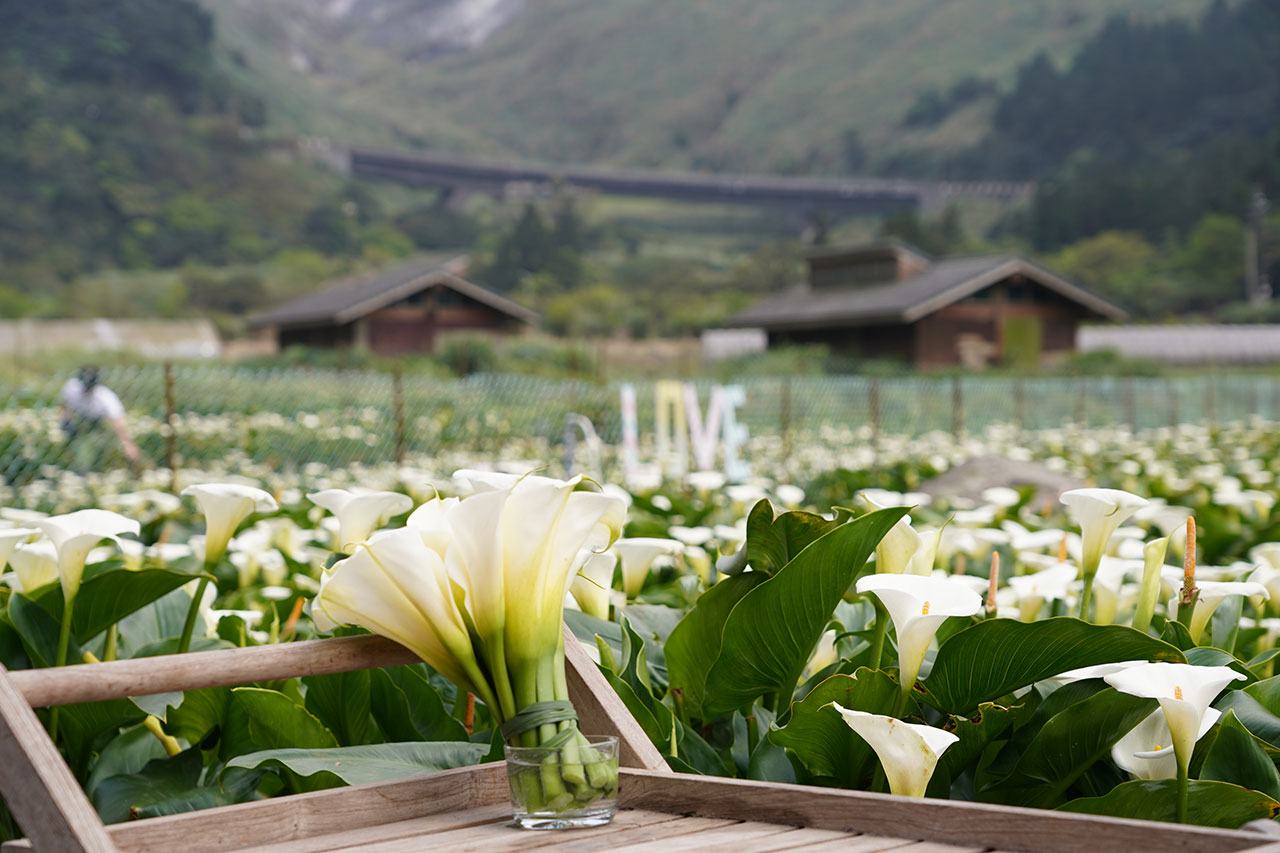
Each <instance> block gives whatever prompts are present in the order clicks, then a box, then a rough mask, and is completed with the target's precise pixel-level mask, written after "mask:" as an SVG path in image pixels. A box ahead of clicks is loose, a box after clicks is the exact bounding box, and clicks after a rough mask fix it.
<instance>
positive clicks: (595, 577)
mask: <svg viewBox="0 0 1280 853" xmlns="http://www.w3.org/2000/svg"><path fill="white" fill-rule="evenodd" d="M617 565H618V558H617V556H616V555H614V554H612V553H608V552H606V553H604V554H591V555H589V556H588V557H587V559H586V562H585V563H583V566H582V568H581V569H580V570H579V571H578V574H577V575H575V576H574V578H573V582H572V583H571V584H570V585H569V592H570V593H571V594H572V595H573V600H574V601H576V602H578V607H580V608H582V612H583V613H586V614H587V615H588V616H594V617H596V618H597V619H608V618H609V593H610V592H611V591H612V589H613V570H614V568H615V567H616V566H617Z"/></svg>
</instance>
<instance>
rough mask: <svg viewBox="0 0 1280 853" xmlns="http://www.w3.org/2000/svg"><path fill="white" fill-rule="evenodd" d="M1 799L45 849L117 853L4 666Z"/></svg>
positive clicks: (0, 677)
mask: <svg viewBox="0 0 1280 853" xmlns="http://www.w3.org/2000/svg"><path fill="white" fill-rule="evenodd" d="M0 796H3V797H4V801H5V803H6V804H7V805H8V807H9V810H10V811H11V812H12V813H13V816H14V818H15V819H16V820H17V822H18V825H19V826H21V827H22V831H23V832H25V833H27V836H28V837H29V838H31V839H32V840H33V841H34V842H35V844H36V847H37V849H39V850H51V851H64V850H65V851H68V853H80V851H84V853H115V850H116V847H115V845H114V844H113V843H112V841H111V837H110V836H109V835H108V834H107V829H106V827H104V826H103V825H102V821H101V820H100V819H99V818H98V813H97V812H96V811H94V809H93V806H92V805H91V804H90V803H89V798H88V797H86V796H85V795H84V791H82V790H81V789H80V783H78V782H77V781H76V778H75V776H73V775H71V771H70V770H69V769H68V768H67V765H66V762H64V761H63V760H62V756H61V755H60V754H59V753H58V750H57V747H55V746H54V745H53V741H51V740H49V735H48V734H47V733H46V732H45V730H44V726H43V725H41V723H40V720H39V719H38V718H37V717H36V715H35V712H34V711H32V710H31V706H30V705H28V704H27V702H26V700H25V699H24V698H23V697H22V694H21V693H19V691H18V689H17V687H15V686H14V684H13V680H12V678H11V676H10V674H9V671H8V670H7V669H5V668H4V666H3V665H0Z"/></svg>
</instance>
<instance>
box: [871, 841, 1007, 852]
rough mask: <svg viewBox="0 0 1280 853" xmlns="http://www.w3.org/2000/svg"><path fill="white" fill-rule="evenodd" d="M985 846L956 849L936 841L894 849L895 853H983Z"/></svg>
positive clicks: (954, 846)
mask: <svg viewBox="0 0 1280 853" xmlns="http://www.w3.org/2000/svg"><path fill="white" fill-rule="evenodd" d="M986 849H987V848H986V846H985V845H984V846H980V847H957V846H956V845H954V844H942V843H940V842H937V841H917V842H916V843H915V844H908V845H907V846H906V847H895V848H894V850H895V851H896V853H983V851H985V850H986Z"/></svg>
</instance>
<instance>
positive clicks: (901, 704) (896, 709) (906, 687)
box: [893, 681, 915, 720]
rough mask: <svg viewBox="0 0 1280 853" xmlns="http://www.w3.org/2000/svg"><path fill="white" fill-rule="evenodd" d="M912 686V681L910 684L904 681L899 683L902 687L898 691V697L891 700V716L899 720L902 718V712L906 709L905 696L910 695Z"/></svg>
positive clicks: (913, 683) (913, 684)
mask: <svg viewBox="0 0 1280 853" xmlns="http://www.w3.org/2000/svg"><path fill="white" fill-rule="evenodd" d="M914 686H915V682H914V681H913V682H912V683H911V684H907V683H906V682H905V681H904V682H903V683H902V685H901V688H902V689H900V690H899V691H898V698H897V699H894V700H893V716H895V717H897V718H898V719H899V720H901V719H902V713H903V712H904V711H906V710H907V697H908V696H910V695H911V688H912V687H914Z"/></svg>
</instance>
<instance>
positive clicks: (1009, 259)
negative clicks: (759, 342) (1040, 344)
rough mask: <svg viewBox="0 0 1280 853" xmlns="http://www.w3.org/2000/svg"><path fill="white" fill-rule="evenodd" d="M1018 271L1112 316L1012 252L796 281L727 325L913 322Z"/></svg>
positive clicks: (1107, 306) (1110, 309)
mask: <svg viewBox="0 0 1280 853" xmlns="http://www.w3.org/2000/svg"><path fill="white" fill-rule="evenodd" d="M1017 273H1021V274H1022V275H1024V276H1026V277H1027V278H1029V279H1031V280H1032V281H1035V282H1036V283H1038V284H1040V285H1042V286H1044V287H1047V288H1048V289H1050V290H1052V291H1055V292H1056V293H1059V294H1061V295H1062V296H1064V297H1066V298H1067V299H1070V300H1071V301H1073V302H1076V303H1078V304H1080V305H1083V306H1084V307H1085V308H1088V309H1089V310H1090V311H1093V312H1094V313H1096V314H1099V315H1101V316H1103V317H1106V318H1108V319H1111V320H1121V319H1124V317H1125V313H1124V311H1122V310H1121V309H1120V308H1117V307H1116V306H1115V305H1112V304H1111V303H1110V302H1107V301H1106V300H1105V299H1101V298H1099V297H1097V296H1094V295H1093V294H1092V293H1089V292H1088V291H1087V290H1084V289H1083V288H1081V287H1078V286H1077V285H1074V284H1072V283H1071V282H1069V281H1067V280H1066V279H1063V278H1061V277H1059V276H1056V275H1054V274H1053V273H1051V272H1049V271H1048V270H1046V269H1044V268H1043V267H1040V266H1037V265H1036V264H1033V263H1031V262H1030V261H1028V260H1025V259H1023V258H1019V257H1016V256H1014V255H985V256H982V257H976V258H955V259H953V260H945V261H937V262H936V263H934V264H932V265H930V266H929V267H928V268H927V269H926V270H924V272H921V273H919V274H918V275H913V276H911V277H910V278H905V279H902V280H901V281H891V282H886V283H885V284H876V285H872V286H862V287H847V288H839V289H836V288H830V289H827V288H814V289H810V288H808V287H806V286H801V287H798V288H795V289H793V290H790V291H788V292H786V293H780V294H778V295H776V296H772V297H770V298H768V299H766V300H764V301H763V302H760V303H757V304H756V305H753V306H752V307H750V308H748V309H747V310H746V311H743V312H741V313H739V314H737V315H735V316H734V317H733V318H731V319H730V320H729V322H728V323H727V324H726V325H728V326H731V327H739V328H741V327H752V326H758V327H762V328H766V329H802V328H819V327H823V326H834V325H839V326H869V325H879V324H889V323H895V324H896V323H914V322H915V321H917V320H919V319H920V318H921V317H924V316H927V315H929V314H932V313H933V312H934V311H937V310H939V309H941V308H945V307H946V306H948V305H950V304H951V303H953V302H957V301H959V300H961V299H963V298H965V297H966V296H968V295H970V294H972V293H976V292H977V291H979V290H982V289H983V288H984V287H988V286H990V285H992V284H995V283H996V282H998V281H1000V280H1002V279H1005V278H1008V277H1009V276H1011V275H1014V274H1017Z"/></svg>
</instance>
